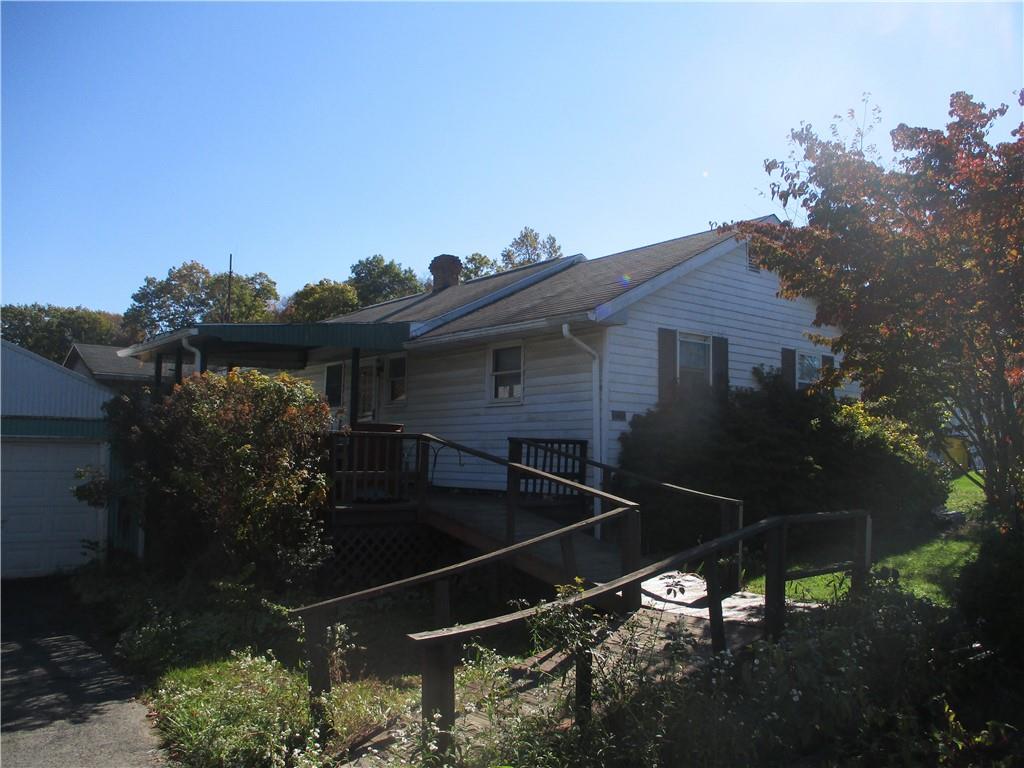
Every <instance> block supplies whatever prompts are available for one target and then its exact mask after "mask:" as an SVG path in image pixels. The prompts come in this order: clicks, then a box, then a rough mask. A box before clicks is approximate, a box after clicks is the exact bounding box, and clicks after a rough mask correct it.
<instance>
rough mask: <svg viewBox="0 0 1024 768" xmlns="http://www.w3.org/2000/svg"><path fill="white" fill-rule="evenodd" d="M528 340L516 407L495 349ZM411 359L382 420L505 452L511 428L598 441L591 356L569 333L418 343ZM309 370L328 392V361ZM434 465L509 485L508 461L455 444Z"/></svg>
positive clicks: (462, 480)
mask: <svg viewBox="0 0 1024 768" xmlns="http://www.w3.org/2000/svg"><path fill="white" fill-rule="evenodd" d="M579 336H580V338H582V339H583V340H584V341H585V342H587V343H588V344H591V345H592V346H597V345H598V344H599V343H600V342H599V340H600V335H599V334H598V333H591V334H583V333H581V334H579ZM520 344H521V345H522V348H523V349H522V360H523V361H524V363H525V366H526V368H525V371H526V373H525V380H524V392H525V395H524V398H523V401H522V403H521V404H519V405H518V406H516V407H514V408H496V407H494V406H493V404H492V402H491V399H490V397H489V396H488V393H489V386H490V382H489V377H488V371H489V367H490V365H489V362H488V361H489V356H490V354H491V350H492V349H493V348H495V347H505V346H518V345H520ZM405 359H406V364H405V367H406V370H405V379H406V388H407V391H408V396H407V397H406V398H405V400H402V401H398V402H395V403H386V402H382V401H381V400H380V399H378V402H381V405H380V407H379V409H378V412H377V417H376V421H381V422H394V423H399V424H404V425H405V431H406V432H430V433H432V434H435V435H439V436H441V437H445V438H448V439H450V440H454V441H455V442H459V443H464V444H466V445H468V446H471V447H474V448H477V449H480V450H484V451H487V452H489V453H494V454H496V455H498V456H502V457H505V456H507V455H508V438H509V437H510V436H515V437H564V438H573V439H580V440H588V441H591V443H592V440H591V432H592V431H593V410H592V406H591V397H592V392H593V388H592V384H591V360H590V357H589V356H587V355H586V354H584V353H583V352H582V350H580V349H579V348H578V347H577V346H576V345H574V344H573V343H572V342H571V341H568V340H566V339H563V338H562V337H561V336H549V337H541V338H530V339H525V340H523V341H522V342H518V341H517V342H509V343H508V344H488V345H479V346H473V347H462V348H456V349H440V348H431V349H423V350H416V349H412V350H410V351H409V352H408V353H407V354H406V358H405ZM371 360H372V359H371ZM367 362H370V361H369V360H368V361H367ZM347 368H348V366H346V374H345V388H346V393H347V388H348V386H349V384H348V370H347ZM301 375H302V376H303V377H304V378H308V379H310V380H311V381H317V382H319V383H320V388H319V391H320V392H323V365H314V366H310V367H309V368H307V369H306V370H305V371H303V372H302V373H301ZM378 394H380V393H378ZM346 402H347V394H346ZM432 467H433V469H432V471H431V480H432V481H433V482H434V483H436V484H438V485H448V486H456V487H462V488H481V489H487V488H490V489H496V490H502V489H504V487H505V469H504V468H503V467H500V466H498V465H495V464H491V463H489V462H483V461H481V460H478V459H475V458H472V457H469V456H465V455H463V456H460V455H459V454H458V453H456V452H455V451H453V450H450V449H447V448H445V449H442V450H441V451H440V452H439V453H438V454H437V458H436V463H435V462H433V460H432Z"/></svg>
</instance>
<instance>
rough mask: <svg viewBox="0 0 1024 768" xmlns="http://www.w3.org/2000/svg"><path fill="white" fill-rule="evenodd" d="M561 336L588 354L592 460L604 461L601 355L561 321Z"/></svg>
mask: <svg viewBox="0 0 1024 768" xmlns="http://www.w3.org/2000/svg"><path fill="white" fill-rule="evenodd" d="M562 337H563V338H565V339H568V340H569V341H571V342H572V343H573V344H575V345H576V346H577V347H579V348H580V349H582V350H583V351H584V352H586V353H587V354H588V355H590V370H591V373H590V381H591V384H592V392H591V395H590V397H591V402H593V404H594V421H593V426H592V429H593V435H594V456H593V458H594V461H600V462H603V461H604V436H603V434H602V430H601V410H602V409H601V356H600V355H599V354H598V353H597V350H595V349H593V348H592V347H591V346H589V345H588V344H586V343H585V342H583V341H582V340H581V339H579V338H577V337H576V336H573V335H572V332H571V331H570V330H569V324H568V323H562ZM594 476H595V478H596V477H597V470H596V469H595V470H594ZM599 514H601V500H600V499H594V515H595V516H597V515H599ZM594 535H595V536H596V537H597V538H600V537H601V526H600V524H598V525H597V526H595V530H594Z"/></svg>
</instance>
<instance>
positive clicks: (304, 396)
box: [75, 370, 330, 587]
mask: <svg viewBox="0 0 1024 768" xmlns="http://www.w3.org/2000/svg"><path fill="white" fill-rule="evenodd" d="M105 409H106V411H107V414H108V420H109V422H110V440H111V446H112V448H113V449H114V450H115V451H116V452H117V454H118V456H120V457H121V461H122V465H123V471H122V472H121V474H120V477H119V478H118V479H117V480H116V481H111V479H109V478H106V477H104V476H102V475H101V474H99V473H93V474H92V475H91V478H90V479H89V481H88V482H86V483H85V484H83V485H81V486H79V487H78V488H77V489H76V491H75V495H76V496H77V497H78V498H80V499H83V500H85V501H88V502H90V503H93V504H99V503H103V502H104V501H106V499H107V498H109V496H110V495H111V494H113V495H116V496H117V497H118V498H120V499H121V500H122V502H123V504H125V505H127V506H128V507H134V508H136V509H138V510H139V511H141V513H142V521H143V528H144V530H145V532H146V557H147V560H149V562H150V563H151V564H152V565H153V566H155V567H156V568H157V569H158V570H159V571H162V572H165V573H167V574H169V575H180V574H181V573H182V572H184V571H187V570H189V569H194V570H195V571H196V572H198V574H199V575H201V576H227V577H232V578H243V577H244V578H251V579H253V580H254V581H257V582H259V583H260V584H262V585H264V586H271V587H272V586H281V585H282V584H287V583H290V582H294V581H296V580H302V579H304V578H306V577H308V576H309V575H310V574H311V573H312V572H313V571H314V570H315V569H316V567H317V566H318V565H319V564H320V563H321V562H322V560H323V558H324V557H325V556H326V554H327V553H328V551H329V547H328V545H327V544H326V540H325V536H324V530H323V523H322V521H321V519H320V513H321V509H322V506H323V503H324V501H325V500H326V496H327V487H328V486H327V476H326V475H325V474H324V472H323V460H324V449H325V446H324V443H323V436H324V434H325V432H326V430H327V427H328V425H329V422H330V413H329V412H328V409H327V404H326V403H325V402H324V400H323V398H322V397H321V396H320V395H319V394H317V393H316V392H315V391H314V390H313V388H312V387H311V386H310V385H309V383H308V382H306V381H302V380H298V379H293V378H291V377H289V376H288V375H287V374H281V375H279V376H276V377H274V378H271V377H268V376H266V375H264V374H262V373H260V372H258V371H238V370H233V371H231V372H230V373H229V374H228V375H227V376H219V375H217V374H213V373H206V374H203V375H199V374H196V375H194V376H192V377H190V378H188V379H186V380H185V381H184V382H183V383H182V384H181V385H179V386H176V387H175V388H174V390H173V392H172V393H171V395H170V396H168V397H165V398H163V399H162V400H160V401H159V402H158V403H155V404H154V403H152V402H151V401H150V400H149V398H148V397H146V396H144V395H137V396H125V395H123V396H121V397H118V398H115V399H114V400H111V401H110V403H108V404H107V405H106V406H105Z"/></svg>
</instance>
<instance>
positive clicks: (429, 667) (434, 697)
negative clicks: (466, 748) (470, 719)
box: [421, 641, 455, 754]
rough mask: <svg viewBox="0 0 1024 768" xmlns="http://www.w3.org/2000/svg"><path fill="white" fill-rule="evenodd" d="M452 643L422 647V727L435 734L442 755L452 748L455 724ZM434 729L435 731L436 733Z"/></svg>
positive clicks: (428, 732) (428, 734)
mask: <svg viewBox="0 0 1024 768" xmlns="http://www.w3.org/2000/svg"><path fill="white" fill-rule="evenodd" d="M452 651H453V649H452V645H451V642H449V641H445V642H439V643H430V644H428V645H425V646H424V648H423V662H422V663H423V667H422V674H423V693H422V700H421V706H422V709H423V728H424V731H425V734H426V735H427V736H428V737H429V736H430V735H431V732H432V731H433V732H435V733H436V735H437V749H438V752H439V753H441V754H445V753H447V752H448V750H449V749H450V748H451V745H452V728H453V726H454V725H455V654H454V653H453V652H452ZM435 729H436V730H435Z"/></svg>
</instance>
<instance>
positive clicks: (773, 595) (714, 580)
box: [409, 510, 871, 752]
mask: <svg viewBox="0 0 1024 768" xmlns="http://www.w3.org/2000/svg"><path fill="white" fill-rule="evenodd" d="M595 519H596V518H595ZM850 519H853V520H855V521H856V523H857V528H856V536H855V543H854V550H855V551H854V557H853V560H852V562H851V563H849V564H848V565H849V567H850V569H851V570H852V581H851V589H853V590H857V591H859V590H861V589H863V586H864V584H865V581H866V579H867V574H868V571H869V569H870V564H871V517H870V515H868V514H867V512H865V511H863V510H854V511H848V512H824V513H820V514H803V515H792V516H782V517H773V518H769V519H767V520H762V521H760V522H758V523H754V524H753V525H748V526H746V527H744V528H741V529H739V530H736V531H732V532H730V533H727V534H725V535H723V536H719V537H718V538H716V539H714V540H712V541H709V542H706V543H704V544H700V545H698V546H695V547H690V548H689V549H686V550H683V551H682V552H679V553H677V554H674V555H672V556H670V557H667V558H664V559H662V560H659V561H658V562H656V563H653V564H651V565H648V566H645V567H643V568H638V569H637V570H635V571H633V572H632V573H628V574H626V575H624V576H622V577H621V578H618V579H615V580H613V581H610V582H608V583H607V584H602V585H600V586H597V587H592V588H590V589H587V590H585V591H584V592H582V593H580V594H578V595H574V596H572V597H569V598H564V599H562V600H559V601H556V602H555V603H553V604H549V605H541V606H535V607H533V608H527V609H524V610H521V611H516V612H514V613H509V614H506V615H504V616H498V617H496V618H493V619H487V620H484V621H477V622H473V623H471V624H463V625H459V626H453V627H447V628H444V629H438V630H433V631H428V632H418V633H415V634H411V635H409V639H410V640H412V642H413V643H414V644H415V645H416V646H417V647H418V648H419V649H420V651H421V653H422V664H423V667H422V694H421V695H422V710H423V719H424V723H433V724H434V725H435V726H436V728H437V732H438V735H439V744H438V747H439V749H440V750H441V751H442V752H444V751H447V750H448V748H449V747H450V739H451V729H452V726H453V725H454V723H455V664H456V659H457V645H459V644H461V643H462V642H464V641H466V640H468V639H470V638H472V637H476V636H479V635H481V634H483V633H484V632H489V631H492V630H497V629H501V628H505V627H509V626H512V625H515V624H520V623H522V622H525V621H527V620H529V619H531V618H533V617H535V616H537V615H538V614H539V613H540V612H541V611H544V610H550V609H551V608H552V607H555V606H557V605H573V604H583V603H591V604H592V603H595V602H597V601H599V600H602V599H604V598H607V597H608V596H609V595H614V594H615V593H616V592H619V591H622V592H623V593H625V591H626V590H629V589H633V588H635V587H637V586H638V585H639V584H641V583H642V582H644V581H646V580H647V579H650V578H653V577H655V576H658V575H660V574H662V573H665V572H666V571H671V570H675V569H678V568H681V567H683V566H685V565H686V564H687V563H695V562H704V563H708V562H711V561H715V560H716V559H717V557H718V556H719V554H720V553H721V552H723V551H725V550H728V549H729V548H731V547H733V546H734V545H735V544H737V543H739V542H742V541H748V540H750V539H753V538H755V537H758V536H765V537H766V538H767V550H768V566H767V571H766V574H765V614H764V622H765V629H766V632H767V634H768V635H769V636H770V637H772V638H774V639H777V638H778V637H779V636H780V635H781V633H782V630H783V627H784V625H785V615H786V580H787V579H789V578H792V577H793V576H794V574H790V573H787V572H786V565H785V563H786V555H785V551H786V532H787V529H788V528H789V527H791V526H794V525H804V524H815V523H826V522H835V521H840V520H850ZM844 565H846V564H844ZM836 567H837V568H840V567H843V566H836ZM707 574H708V579H707V585H708V615H709V619H710V623H711V641H712V648H713V649H714V650H715V651H716V652H720V651H722V650H725V648H726V636H725V620H724V617H723V613H722V598H723V594H722V590H721V587H720V584H719V580H718V576H717V571H716V569H714V568H709V569H707ZM574 661H575V664H576V697H575V698H576V718H577V721H578V722H580V723H581V724H585V723H586V722H587V721H589V719H590V717H591V703H592V696H593V692H592V690H591V686H592V673H591V670H592V651H591V649H589V648H588V649H586V650H585V651H583V652H581V653H579V654H577V656H576V658H575V660H574Z"/></svg>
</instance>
